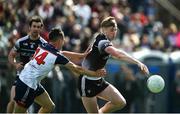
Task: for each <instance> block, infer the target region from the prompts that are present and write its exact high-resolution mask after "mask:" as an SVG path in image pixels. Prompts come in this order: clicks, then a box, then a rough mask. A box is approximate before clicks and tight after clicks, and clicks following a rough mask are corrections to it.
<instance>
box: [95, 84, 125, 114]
mask: <svg viewBox="0 0 180 114" xmlns="http://www.w3.org/2000/svg"><path fill="white" fill-rule="evenodd" d="M98 97H100V98H102V99H104V100H107V101H108V102H107V103H106V104H105V105H104V106H103V107H102V108H101V109H100V112H103V113H108V112H114V111H116V110H119V109H122V108H123V107H124V106H125V105H126V100H125V99H124V97H123V96H122V95H121V93H120V92H119V91H118V90H117V89H116V88H115V87H114V86H113V85H111V84H110V85H109V86H108V87H107V88H106V89H105V90H104V91H102V92H101V93H99V94H98Z"/></svg>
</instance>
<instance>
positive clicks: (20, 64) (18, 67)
mask: <svg viewBox="0 0 180 114" xmlns="http://www.w3.org/2000/svg"><path fill="white" fill-rule="evenodd" d="M15 67H16V70H21V69H22V68H23V67H24V66H23V62H19V63H16V64H15Z"/></svg>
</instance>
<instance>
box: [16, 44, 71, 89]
mask: <svg viewBox="0 0 180 114" xmlns="http://www.w3.org/2000/svg"><path fill="white" fill-rule="evenodd" d="M68 62H69V60H68V59H67V58H66V57H65V56H63V55H62V54H60V52H59V51H58V50H57V49H55V48H54V47H53V46H52V45H50V44H48V43H44V44H42V45H41V46H39V47H38V48H37V49H36V52H35V54H34V56H33V58H32V60H30V61H29V62H28V63H27V64H26V65H25V67H24V69H23V70H22V72H21V74H20V76H19V79H20V80H21V81H23V82H24V83H25V84H26V85H28V86H29V87H30V88H33V89H36V88H37V84H39V83H40V81H41V80H42V79H43V78H44V77H45V76H46V75H47V74H48V73H49V72H50V71H51V70H52V69H53V68H54V65H55V64H62V65H65V64H67V63H68Z"/></svg>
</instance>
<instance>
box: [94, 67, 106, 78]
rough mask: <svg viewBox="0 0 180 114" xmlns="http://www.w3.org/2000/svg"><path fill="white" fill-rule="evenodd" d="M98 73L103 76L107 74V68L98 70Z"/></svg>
mask: <svg viewBox="0 0 180 114" xmlns="http://www.w3.org/2000/svg"><path fill="white" fill-rule="evenodd" d="M96 74H97V75H98V76H99V77H103V76H105V75H106V74H107V73H106V70H105V69H99V70H96Z"/></svg>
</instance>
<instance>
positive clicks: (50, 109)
mask: <svg viewBox="0 0 180 114" xmlns="http://www.w3.org/2000/svg"><path fill="white" fill-rule="evenodd" d="M54 108H55V104H54V103H51V104H49V105H47V106H46V109H47V110H49V111H50V112H52V111H53V110H54Z"/></svg>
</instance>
